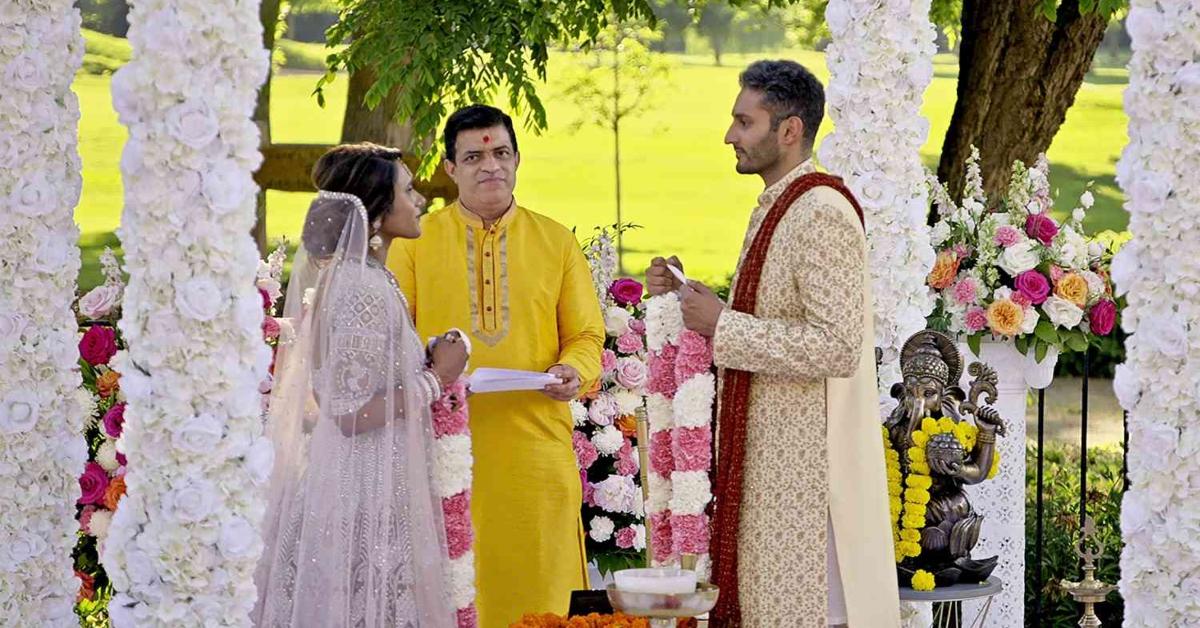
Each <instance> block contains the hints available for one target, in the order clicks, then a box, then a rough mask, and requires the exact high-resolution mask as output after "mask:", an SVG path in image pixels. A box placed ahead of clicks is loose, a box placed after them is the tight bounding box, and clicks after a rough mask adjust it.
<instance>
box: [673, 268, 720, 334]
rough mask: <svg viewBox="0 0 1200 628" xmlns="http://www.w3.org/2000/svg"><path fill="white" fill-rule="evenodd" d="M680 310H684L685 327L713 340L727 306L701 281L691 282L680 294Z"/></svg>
mask: <svg viewBox="0 0 1200 628" xmlns="http://www.w3.org/2000/svg"><path fill="white" fill-rule="evenodd" d="M680 297H681V300H680V309H682V310H683V325H684V327H687V328H688V329H690V330H692V331H694V332H696V333H698V334H700V335H701V336H704V337H705V338H712V337H713V336H714V335H716V333H717V320H719V319H720V318H721V312H724V311H725V304H724V303H722V302H721V299H720V298H718V297H717V295H716V294H714V293H713V291H712V290H710V289H709V288H708V286H706V285H704V284H702V283H700V282H699V281H689V282H688V285H687V289H685V290H683V291H682V292H681V293H680Z"/></svg>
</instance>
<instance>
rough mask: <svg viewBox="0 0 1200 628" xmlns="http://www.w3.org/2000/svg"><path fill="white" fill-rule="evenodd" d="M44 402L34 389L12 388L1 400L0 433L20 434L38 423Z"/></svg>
mask: <svg viewBox="0 0 1200 628" xmlns="http://www.w3.org/2000/svg"><path fill="white" fill-rule="evenodd" d="M41 409H42V404H41V402H39V401H38V398H37V395H36V394H34V392H33V391H32V390H28V389H25V390H21V389H18V390H11V391H9V393H8V396H7V397H5V398H4V401H2V402H0V433H4V434H20V433H22V432H28V431H29V430H31V429H33V426H35V425H37V422H38V419H39V418H40V417H41Z"/></svg>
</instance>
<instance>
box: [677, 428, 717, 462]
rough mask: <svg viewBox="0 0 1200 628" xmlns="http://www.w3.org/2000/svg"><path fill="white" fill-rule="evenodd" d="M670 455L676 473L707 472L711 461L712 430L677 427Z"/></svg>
mask: <svg viewBox="0 0 1200 628" xmlns="http://www.w3.org/2000/svg"><path fill="white" fill-rule="evenodd" d="M674 432H675V440H674V443H672V444H673V445H674V446H673V447H672V448H671V455H672V456H673V457H674V459H675V470H676V471H707V470H708V466H709V463H710V462H711V461H712V428H710V427H708V426H707V425H706V426H704V427H677V428H675V430H674Z"/></svg>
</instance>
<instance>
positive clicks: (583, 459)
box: [571, 432, 600, 471]
mask: <svg viewBox="0 0 1200 628" xmlns="http://www.w3.org/2000/svg"><path fill="white" fill-rule="evenodd" d="M571 444H572V445H574V447H575V459H576V460H577V461H579V468H580V469H583V470H585V471H586V470H587V469H589V468H591V466H592V465H593V464H595V463H596V460H597V459H599V458H600V452H598V451H596V446H595V445H593V444H592V441H591V440H590V439H589V438H588V437H587V435H586V434H584V433H583V432H574V433H573V434H572V435H571Z"/></svg>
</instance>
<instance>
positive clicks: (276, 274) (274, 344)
mask: <svg viewBox="0 0 1200 628" xmlns="http://www.w3.org/2000/svg"><path fill="white" fill-rule="evenodd" d="M286 260H287V241H286V240H281V241H280V242H279V244H278V245H276V247H275V250H273V251H271V253H270V254H269V255H267V259H265V260H259V262H258V271H257V272H256V273H255V278H254V285H255V287H257V288H258V294H259V296H260V297H262V306H263V322H262V332H263V340H264V341H265V342H266V343H267V346H268V347H270V348H271V366H270V367H269V368H268V369H267V377H266V378H265V379H263V381H262V382H261V383H260V384H259V386H258V392H259V393H260V394H261V395H262V397H261V399H262V416H263V419H264V420H266V416H267V413H268V412H270V410H271V407H270V406H271V390H272V389H273V387H274V384H275V354H276V350H277V349H278V347H279V345H280V344H281V343H282V344H287V343H288V342H290V341H291V340H292V339H293V337H294V336H295V333H296V332H295V330H294V329H293V327H292V322H291V321H289V320H288V319H285V318H278V317H276V314H278V311H277V309H278V303H279V298H280V297H282V296H283V263H284V262H285V261H286Z"/></svg>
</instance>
